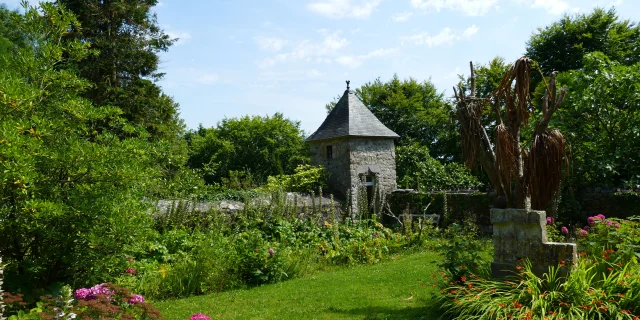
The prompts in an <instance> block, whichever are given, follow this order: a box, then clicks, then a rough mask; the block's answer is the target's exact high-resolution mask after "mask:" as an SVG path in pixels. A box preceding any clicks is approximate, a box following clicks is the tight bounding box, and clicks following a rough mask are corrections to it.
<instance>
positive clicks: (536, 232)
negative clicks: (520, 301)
mask: <svg viewBox="0 0 640 320" xmlns="http://www.w3.org/2000/svg"><path fill="white" fill-rule="evenodd" d="M491 223H492V224H493V247H494V249H493V250H494V254H493V262H492V263H491V274H492V275H493V276H494V277H499V278H501V277H505V276H512V275H515V272H516V267H517V266H518V265H519V264H520V263H521V261H520V260H521V259H529V261H531V265H532V269H533V271H534V273H535V274H536V275H538V276H541V275H542V274H543V273H545V272H548V270H549V266H557V265H558V264H559V263H560V261H565V264H566V265H568V266H571V265H572V264H573V263H575V262H576V261H577V258H578V255H577V248H576V244H575V243H559V242H547V230H546V227H545V226H546V223H547V215H546V212H544V211H535V210H528V209H491Z"/></svg>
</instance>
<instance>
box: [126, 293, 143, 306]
mask: <svg viewBox="0 0 640 320" xmlns="http://www.w3.org/2000/svg"><path fill="white" fill-rule="evenodd" d="M136 303H144V297H143V296H141V295H139V294H132V295H131V299H129V304H136Z"/></svg>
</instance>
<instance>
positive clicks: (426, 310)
mask: <svg viewBox="0 0 640 320" xmlns="http://www.w3.org/2000/svg"><path fill="white" fill-rule="evenodd" d="M327 311H328V312H333V313H338V314H344V315H350V316H353V317H354V318H358V319H367V320H382V319H385V320H386V319H398V320H400V319H425V320H432V319H433V320H436V319H439V318H440V316H441V315H442V313H443V311H442V310H440V308H439V307H438V306H437V305H435V304H434V303H432V302H430V303H428V304H423V305H415V306H409V307H405V308H386V307H364V308H354V309H341V308H336V307H330V308H329V309H327Z"/></svg>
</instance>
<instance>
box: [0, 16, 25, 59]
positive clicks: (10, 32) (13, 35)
mask: <svg viewBox="0 0 640 320" xmlns="http://www.w3.org/2000/svg"><path fill="white" fill-rule="evenodd" d="M23 19H24V17H23V16H22V15H21V14H20V13H18V12H17V11H11V10H9V9H7V7H6V6H5V5H4V4H0V55H2V54H5V53H8V51H10V50H12V48H13V46H14V45H17V46H21V47H23V46H25V45H26V44H25V36H24V34H22V32H21V30H22V28H21V27H20V25H22V24H23V23H24V21H23ZM0 63H1V62H0Z"/></svg>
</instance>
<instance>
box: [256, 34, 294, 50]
mask: <svg viewBox="0 0 640 320" xmlns="http://www.w3.org/2000/svg"><path fill="white" fill-rule="evenodd" d="M255 40H256V42H257V43H258V46H259V47H260V49H262V50H266V51H271V52H278V51H280V50H282V47H284V46H285V45H286V44H287V42H288V41H287V40H284V39H280V38H275V37H255Z"/></svg>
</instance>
